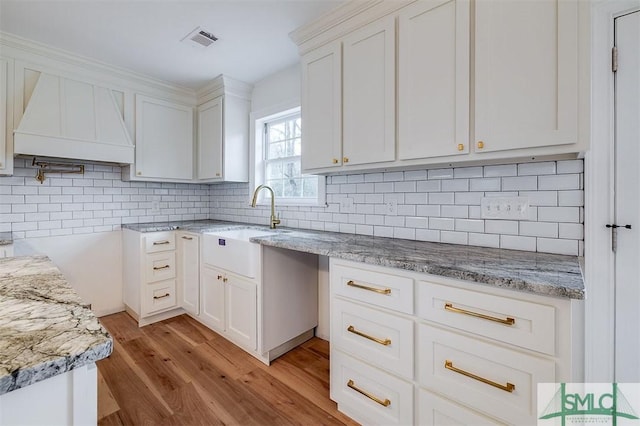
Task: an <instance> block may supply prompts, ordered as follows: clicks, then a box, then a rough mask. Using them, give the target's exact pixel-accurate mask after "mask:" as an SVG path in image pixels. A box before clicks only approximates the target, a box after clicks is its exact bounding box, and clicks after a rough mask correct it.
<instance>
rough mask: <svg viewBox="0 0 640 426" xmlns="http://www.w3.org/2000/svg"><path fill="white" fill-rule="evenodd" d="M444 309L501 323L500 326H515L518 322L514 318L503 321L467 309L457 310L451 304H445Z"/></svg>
mask: <svg viewBox="0 0 640 426" xmlns="http://www.w3.org/2000/svg"><path fill="white" fill-rule="evenodd" d="M444 308H445V309H446V310H447V311H451V312H457V313H459V314H465V315H470V316H472V317H476V318H482V319H486V320H489V321H494V322H499V323H500V324H505V325H513V324H515V323H516V320H515V319H513V318H510V317H507V318H505V319H502V318H496V317H492V316H489V315H484V314H479V313H477V312H473V311H467V310H466V309H460V308H456V307H454V306H453V305H452V304H451V303H445V304H444Z"/></svg>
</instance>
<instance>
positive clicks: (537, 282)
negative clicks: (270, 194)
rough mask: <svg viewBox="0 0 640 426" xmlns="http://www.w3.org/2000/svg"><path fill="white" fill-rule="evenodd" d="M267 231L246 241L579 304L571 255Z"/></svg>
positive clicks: (155, 226)
mask: <svg viewBox="0 0 640 426" xmlns="http://www.w3.org/2000/svg"><path fill="white" fill-rule="evenodd" d="M123 227H124V228H127V229H131V230H134V231H138V232H154V231H167V230H176V229H179V230H182V231H189V232H195V233H205V232H215V231H222V230H227V229H238V228H255V229H265V230H269V228H268V227H266V226H260V225H255V224H247V223H238V222H224V221H215V220H203V221H191V222H188V221H185V222H165V223H146V224H145V223H143V224H129V225H123ZM273 231H274V233H273V234H272V235H266V236H260V237H254V238H251V239H250V241H252V242H256V243H260V244H262V245H265V246H271V247H278V248H283V249H289V250H296V251H303V252H307V253H314V254H319V255H323V256H328V257H334V258H339V259H345V260H352V261H356V262H363V263H367V264H371V265H380V266H387V267H391V268H399V269H404V270H409V271H415V272H422V273H427V274H432V275H437V276H442V277H446V278H454V279H461V280H466V281H472V282H477V283H481V284H486V285H490V286H494V287H500V288H505V289H511V290H519V291H525V292H529V293H536V294H541V295H547V296H555V297H565V298H571V299H584V280H583V276H582V268H581V266H580V258H579V257H577V256H565V255H557V254H547V253H534V252H527V251H518V250H506V249H497V248H487V247H475V246H464V245H457V244H445V243H432V242H425V241H413V240H403V239H397V238H384V237H373V236H367V235H358V234H343V233H337V232H326V231H313V230H306V229H293V228H277V229H275V230H273Z"/></svg>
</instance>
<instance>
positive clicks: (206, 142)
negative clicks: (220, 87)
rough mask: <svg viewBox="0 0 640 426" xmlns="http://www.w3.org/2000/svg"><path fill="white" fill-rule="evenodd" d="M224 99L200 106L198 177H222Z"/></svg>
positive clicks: (220, 98)
mask: <svg viewBox="0 0 640 426" xmlns="http://www.w3.org/2000/svg"><path fill="white" fill-rule="evenodd" d="M223 99H224V97H223V96H220V97H218V98H215V99H213V100H211V101H209V102H207V103H205V104H203V105H201V106H199V107H198V179H222V138H223V134H222V107H223Z"/></svg>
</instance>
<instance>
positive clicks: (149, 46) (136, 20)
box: [0, 0, 345, 89]
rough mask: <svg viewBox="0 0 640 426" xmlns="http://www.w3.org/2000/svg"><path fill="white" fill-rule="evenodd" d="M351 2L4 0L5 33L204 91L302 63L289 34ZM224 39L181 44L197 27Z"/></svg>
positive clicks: (0, 5)
mask: <svg viewBox="0 0 640 426" xmlns="http://www.w3.org/2000/svg"><path fill="white" fill-rule="evenodd" d="M343 3H345V1H344V0H208V1H204V0H202V1H188V0H155V1H141V0H109V1H104V0H75V1H68V0H48V1H35V0H0V30H1V31H3V32H7V33H11V34H15V35H18V36H20V37H23V38H27V39H30V40H35V41H37V42H40V43H44V44H47V45H50V46H53V47H57V48H60V49H64V50H67V51H70V52H73V53H76V54H80V55H83V56H87V57H90V58H95V59H98V60H100V61H102V62H106V63H108V64H111V65H116V66H119V67H123V68H127V69H130V70H133V71H136V72H139V73H142V74H145V75H149V76H152V77H155V78H159V79H161V80H165V81H168V82H171V83H174V84H178V85H181V86H185V87H189V88H192V89H198V88H200V87H202V86H204V85H205V84H206V83H207V82H209V81H210V80H211V79H212V78H214V77H216V76H217V75H219V74H225V75H228V76H229V77H233V78H236V79H239V80H242V81H245V82H247V83H255V82H257V81H259V80H261V79H262V78H264V77H266V76H268V75H270V74H273V73H274V72H276V71H279V70H281V69H283V68H285V67H287V66H289V65H292V64H294V63H295V62H297V61H298V60H299V57H298V53H297V47H296V46H295V44H294V43H293V42H292V41H291V40H290V39H289V36H288V34H289V32H291V31H292V30H294V29H296V28H298V27H299V26H301V25H303V24H305V23H307V22H309V21H312V20H314V19H315V18H317V17H319V16H321V15H322V14H324V13H326V12H328V11H329V10H331V9H333V8H335V7H338V6H339V5H341V4H343ZM197 26H200V27H202V29H205V30H208V31H210V32H212V33H213V34H214V35H215V36H216V37H218V39H219V40H218V41H217V42H215V43H214V44H213V45H211V46H209V47H207V48H206V49H203V48H199V47H195V46H193V47H192V46H191V45H188V44H185V43H181V42H180V40H181V39H182V38H183V37H184V36H185V35H187V34H188V33H189V32H191V31H192V30H193V29H194V28H195V27H197Z"/></svg>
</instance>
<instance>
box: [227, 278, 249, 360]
mask: <svg viewBox="0 0 640 426" xmlns="http://www.w3.org/2000/svg"><path fill="white" fill-rule="evenodd" d="M226 278H227V282H226V284H227V288H226V297H227V306H226V309H227V334H228V336H229V338H230V339H231V340H233V341H234V342H236V343H237V344H238V345H240V346H242V347H244V348H246V349H248V350H251V351H255V350H256V346H257V345H256V343H257V338H256V337H257V333H256V330H257V326H256V321H257V298H256V297H257V293H256V284H255V283H253V282H249V281H245V280H243V279H240V278H237V277H235V276H233V275H228V276H226Z"/></svg>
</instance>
